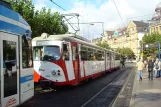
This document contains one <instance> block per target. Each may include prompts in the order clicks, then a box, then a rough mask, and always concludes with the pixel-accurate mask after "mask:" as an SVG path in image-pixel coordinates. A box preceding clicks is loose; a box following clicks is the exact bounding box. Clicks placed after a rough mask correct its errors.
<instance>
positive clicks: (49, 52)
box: [33, 46, 60, 61]
mask: <svg viewBox="0 0 161 107" xmlns="http://www.w3.org/2000/svg"><path fill="white" fill-rule="evenodd" d="M33 51H34V60H48V61H50V60H51V61H52V60H59V59H60V48H59V46H36V47H34V50H33Z"/></svg>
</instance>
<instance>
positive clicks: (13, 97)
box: [0, 32, 19, 107]
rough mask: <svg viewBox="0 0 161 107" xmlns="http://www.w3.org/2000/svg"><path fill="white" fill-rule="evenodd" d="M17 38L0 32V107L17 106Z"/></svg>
mask: <svg viewBox="0 0 161 107" xmlns="http://www.w3.org/2000/svg"><path fill="white" fill-rule="evenodd" d="M18 46H19V44H18V36H15V35H12V34H8V33H2V32H0V49H1V50H0V68H1V69H0V72H1V79H0V80H1V94H0V97H1V107H9V106H16V105H18V104H19V53H18V52H19V49H18Z"/></svg>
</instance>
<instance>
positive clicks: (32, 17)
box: [6, 0, 68, 37]
mask: <svg viewBox="0 0 161 107" xmlns="http://www.w3.org/2000/svg"><path fill="white" fill-rule="evenodd" d="M6 1H7V2H9V3H11V5H12V8H13V10H15V11H16V12H18V13H19V14H21V15H22V17H23V18H24V19H25V20H26V21H27V22H28V23H29V25H30V26H31V29H32V32H33V33H32V35H33V37H36V36H40V35H41V34H42V33H44V32H45V33H49V34H64V33H66V32H67V31H68V27H67V25H66V24H65V23H64V22H62V18H61V15H60V14H59V13H58V12H55V13H52V12H51V10H50V9H46V8H45V7H43V8H42V9H41V10H40V11H38V10H35V7H34V5H33V4H32V0H17V2H15V1H14V0H6Z"/></svg>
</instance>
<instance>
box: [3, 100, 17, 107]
mask: <svg viewBox="0 0 161 107" xmlns="http://www.w3.org/2000/svg"><path fill="white" fill-rule="evenodd" d="M16 102H17V100H16V99H15V98H11V99H9V100H8V102H7V103H6V106H5V107H9V106H11V105H13V104H16Z"/></svg>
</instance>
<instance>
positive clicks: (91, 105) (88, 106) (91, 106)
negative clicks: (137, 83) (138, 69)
mask: <svg viewBox="0 0 161 107" xmlns="http://www.w3.org/2000/svg"><path fill="white" fill-rule="evenodd" d="M129 75H131V72H128V69H126V70H125V71H124V72H122V73H121V74H120V75H117V76H116V78H113V80H112V81H111V82H110V83H109V84H107V86H105V87H104V88H102V89H101V91H99V92H98V93H97V94H96V95H94V96H93V97H92V98H91V99H89V100H88V101H87V102H86V103H84V104H83V105H82V106H81V107H97V106H98V105H99V107H104V106H107V107H111V105H112V104H113V102H114V101H115V98H116V97H117V95H118V94H119V92H120V90H121V88H122V87H123V85H124V83H125V81H126V80H127V79H128V77H129ZM126 76H127V78H124V80H123V81H122V83H120V86H119V84H118V83H116V82H118V80H119V78H121V77H126ZM121 80H122V79H121ZM113 84H118V87H119V88H118V87H115V85H113ZM107 88H108V89H107ZM110 88H116V90H113V91H116V92H113V93H115V95H114V94H113V95H110V92H109V94H108V93H107V91H106V89H107V90H109V89H110ZM103 91H106V93H105V94H106V95H105V94H104V92H103ZM101 94H102V95H101ZM108 95H110V97H109V96H108ZM102 96H103V97H102ZM112 97H113V100H111V101H109V102H108V104H107V101H108V99H109V98H112ZM98 99H99V100H98ZM103 100H104V101H103Z"/></svg>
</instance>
